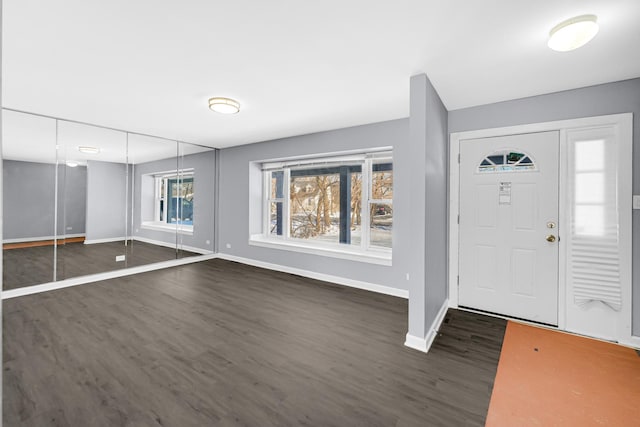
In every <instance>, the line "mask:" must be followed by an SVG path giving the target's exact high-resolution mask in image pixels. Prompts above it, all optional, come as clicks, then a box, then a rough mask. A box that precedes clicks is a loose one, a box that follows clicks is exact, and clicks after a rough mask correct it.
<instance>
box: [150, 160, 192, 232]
mask: <svg viewBox="0 0 640 427" xmlns="http://www.w3.org/2000/svg"><path fill="white" fill-rule="evenodd" d="M147 182H148V183H149V184H148V185H147V184H145V183H147ZM151 194H153V196H151ZM194 194H195V193H194V177H193V171H192V170H189V171H181V172H180V173H175V171H174V172H173V173H155V174H149V175H145V176H143V185H142V196H143V197H142V199H143V200H145V201H147V202H146V203H148V204H149V205H148V206H143V208H142V215H143V221H142V225H143V226H144V227H147V228H156V229H167V230H176V228H177V229H178V230H179V231H181V232H192V231H193V224H194V218H193V212H194V209H193V208H194ZM151 204H152V205H151Z"/></svg>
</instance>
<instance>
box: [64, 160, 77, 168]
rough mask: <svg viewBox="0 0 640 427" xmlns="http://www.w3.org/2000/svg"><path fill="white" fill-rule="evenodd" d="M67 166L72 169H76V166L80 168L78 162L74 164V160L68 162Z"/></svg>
mask: <svg viewBox="0 0 640 427" xmlns="http://www.w3.org/2000/svg"><path fill="white" fill-rule="evenodd" d="M67 166H69V167H70V168H75V167H76V166H78V162H74V161H73V160H67Z"/></svg>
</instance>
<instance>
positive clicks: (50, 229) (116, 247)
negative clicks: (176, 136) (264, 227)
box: [2, 110, 216, 290]
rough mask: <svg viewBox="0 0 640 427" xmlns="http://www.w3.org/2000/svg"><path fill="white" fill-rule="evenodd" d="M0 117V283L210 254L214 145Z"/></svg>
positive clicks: (14, 115)
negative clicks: (0, 187)
mask: <svg viewBox="0 0 640 427" xmlns="http://www.w3.org/2000/svg"><path fill="white" fill-rule="evenodd" d="M2 120H3V126H2V158H3V193H2V194H3V210H4V212H3V213H4V224H3V239H4V240H3V249H4V250H3V252H2V253H3V266H4V269H3V289H4V290H10V289H16V288H21V287H25V286H33V285H37V284H42V283H49V282H54V281H60V280H65V279H70V278H74V277H79V276H86V275H90V274H97V273H103V272H107V271H113V270H117V269H123V268H128V267H134V266H141V265H146V264H152V263H157V262H162V261H168V260H173V259H176V258H183V257H190V256H195V255H201V254H209V253H213V251H214V218H213V212H214V181H215V175H214V171H215V159H216V157H215V156H216V151H215V150H214V149H212V148H209V147H202V146H197V145H192V144H187V143H183V142H177V141H171V140H167V139H163V138H157V137H151V136H145V135H140V134H135V133H129V132H124V131H118V130H113V129H108V128H103V127H98V126H92V125H88V124H83V123H77V122H70V121H65V120H59V119H53V118H49V117H43V116H39V115H34V114H28V113H23V112H17V111H12V110H3V111H2Z"/></svg>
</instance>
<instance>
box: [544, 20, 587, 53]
mask: <svg viewBox="0 0 640 427" xmlns="http://www.w3.org/2000/svg"><path fill="white" fill-rule="evenodd" d="M597 20H598V17H597V16H595V15H581V16H576V17H575V18H571V19H567V20H566V21H563V22H561V23H559V24H558V25H556V26H555V27H553V28H552V29H551V31H550V32H549V42H548V43H547V44H548V45H549V47H550V48H551V49H553V50H556V51H558V52H568V51H570V50H574V49H577V48H579V47H581V46H584V45H585V44H587V43H588V42H589V41H590V40H591V39H592V38H594V37H595V35H596V34H597V33H598V22H597Z"/></svg>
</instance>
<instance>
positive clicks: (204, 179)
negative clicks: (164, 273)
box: [133, 150, 246, 252]
mask: <svg viewBox="0 0 640 427" xmlns="http://www.w3.org/2000/svg"><path fill="white" fill-rule="evenodd" d="M215 156H216V152H215V150H211V151H205V152H202V153H197V154H190V155H187V156H184V157H183V158H182V160H181V162H180V167H181V168H183V169H193V177H194V192H195V193H194V212H193V223H194V226H193V235H191V236H190V235H186V234H179V235H178V241H179V243H180V244H183V245H186V246H191V247H194V248H199V249H202V250H203V251H210V252H213V250H214V247H213V246H214V181H215ZM176 168H177V160H176V158H171V159H164V160H158V161H154V162H148V163H141V164H139V165H135V167H134V173H133V175H134V180H135V181H134V186H135V193H134V194H135V198H134V199H135V201H134V213H133V218H134V224H133V227H134V230H133V231H134V233H133V234H134V235H135V236H140V237H144V238H147V239H152V240H156V241H161V242H165V243H172V244H175V243H176V235H175V233H171V232H167V231H159V230H149V229H144V228H142V226H141V222H142V211H141V210H142V209H145V208H148V207H151V206H153V205H152V202H149V201H146V202H145V201H143V200H142V179H143V175H145V174H150V173H156V172H168V171H171V170H176ZM147 178H148V177H147ZM245 193H246V189H245ZM207 241H208V242H209V243H207Z"/></svg>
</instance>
